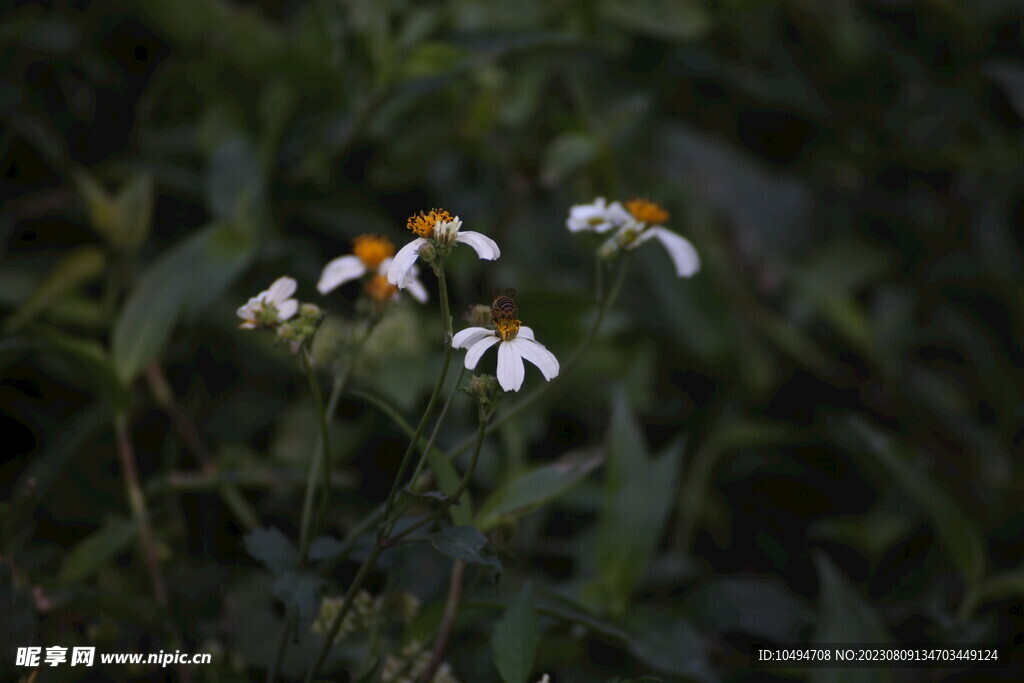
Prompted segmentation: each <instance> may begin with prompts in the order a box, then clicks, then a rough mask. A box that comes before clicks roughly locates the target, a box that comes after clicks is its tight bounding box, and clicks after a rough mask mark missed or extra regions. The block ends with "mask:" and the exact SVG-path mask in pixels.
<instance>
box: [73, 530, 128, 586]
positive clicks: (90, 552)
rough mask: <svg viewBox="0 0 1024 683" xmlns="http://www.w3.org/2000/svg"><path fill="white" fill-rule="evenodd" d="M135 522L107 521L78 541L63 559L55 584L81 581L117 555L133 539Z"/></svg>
mask: <svg viewBox="0 0 1024 683" xmlns="http://www.w3.org/2000/svg"><path fill="white" fill-rule="evenodd" d="M135 530H136V525H135V522H133V521H132V520H128V519H111V520H108V521H107V522H106V524H104V525H103V527H102V528H101V529H99V530H98V531H96V532H94V533H92V534H91V535H89V536H88V537H87V538H85V539H84V540H82V541H80V542H79V543H78V544H77V545H75V547H74V548H72V549H71V551H70V552H69V553H68V554H67V556H66V557H65V558H64V561H63V562H62V563H61V566H60V573H59V574H58V576H57V582H58V583H59V584H61V585H62V586H68V585H71V584H73V583H78V582H80V581H83V580H85V579H87V578H89V577H90V576H92V575H93V574H95V573H96V572H97V571H98V570H99V569H100V568H101V567H102V566H103V565H105V564H106V563H107V562H109V561H110V560H111V559H112V558H113V557H114V556H115V555H117V554H118V553H120V552H121V551H122V550H124V549H125V547H126V546H127V545H128V544H129V543H130V542H131V540H132V538H133V537H134V536H135Z"/></svg>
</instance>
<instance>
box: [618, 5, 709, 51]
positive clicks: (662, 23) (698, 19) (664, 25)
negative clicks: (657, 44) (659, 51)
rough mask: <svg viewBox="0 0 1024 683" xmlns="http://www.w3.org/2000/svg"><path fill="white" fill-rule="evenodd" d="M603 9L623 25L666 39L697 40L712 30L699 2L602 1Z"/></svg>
mask: <svg viewBox="0 0 1024 683" xmlns="http://www.w3.org/2000/svg"><path fill="white" fill-rule="evenodd" d="M600 8H601V13H602V14H603V15H604V16H605V17H606V18H608V19H610V20H611V21H614V22H615V23H617V24H619V25H620V26H623V27H625V28H627V29H632V30H634V31H637V32H639V33H644V34H647V35H651V36H655V37H657V38H663V39H665V40H673V41H674V40H683V41H685V40H695V39H697V38H700V37H701V36H702V35H704V34H705V33H707V31H708V30H709V29H710V28H711V15H710V14H709V13H708V11H707V9H705V7H704V5H703V4H702V3H701V2H699V1H698V0H602V2H601V3H600Z"/></svg>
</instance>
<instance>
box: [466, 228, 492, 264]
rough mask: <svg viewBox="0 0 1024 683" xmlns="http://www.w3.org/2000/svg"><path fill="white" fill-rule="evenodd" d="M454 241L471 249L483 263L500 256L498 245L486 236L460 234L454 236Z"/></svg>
mask: <svg viewBox="0 0 1024 683" xmlns="http://www.w3.org/2000/svg"><path fill="white" fill-rule="evenodd" d="M455 241H456V242H462V243H463V244H468V245H469V246H471V247H473V250H474V251H476V253H477V255H478V256H479V257H480V258H482V259H484V260H485V261H493V260H494V259H496V258H498V257H499V256H501V249H498V244H497V243H496V242H495V241H494V240H492V239H491V238H490V237H488V236H487V235H484V234H481V233H479V232H473V231H467V232H460V233H459V234H458V236H456V238H455Z"/></svg>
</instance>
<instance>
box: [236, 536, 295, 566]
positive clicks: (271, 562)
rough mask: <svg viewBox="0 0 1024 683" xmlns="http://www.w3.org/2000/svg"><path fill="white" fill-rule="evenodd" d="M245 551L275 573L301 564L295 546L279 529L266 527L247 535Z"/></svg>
mask: <svg viewBox="0 0 1024 683" xmlns="http://www.w3.org/2000/svg"><path fill="white" fill-rule="evenodd" d="M245 550H246V552H248V553H249V555H251V556H252V557H253V558H255V559H256V560H259V561H260V562H262V563H263V564H264V565H265V566H266V567H267V569H269V570H270V571H272V572H274V573H283V572H286V571H289V570H291V569H294V568H295V567H297V566H298V564H299V554H298V552H297V551H296V550H295V546H293V545H292V542H291V541H290V540H288V537H287V536H285V535H284V534H283V533H281V531H280V530H279V529H276V528H274V527H264V528H262V529H253V530H252V531H250V532H249V533H247V534H246V535H245Z"/></svg>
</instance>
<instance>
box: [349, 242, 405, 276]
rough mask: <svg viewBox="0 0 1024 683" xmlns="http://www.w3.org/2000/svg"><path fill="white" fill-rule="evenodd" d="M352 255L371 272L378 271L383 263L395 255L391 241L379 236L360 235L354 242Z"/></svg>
mask: <svg viewBox="0 0 1024 683" xmlns="http://www.w3.org/2000/svg"><path fill="white" fill-rule="evenodd" d="M352 253H353V254H355V255H356V256H357V257H358V258H359V260H360V261H362V262H363V265H365V266H366V267H367V268H369V269H370V270H377V268H378V267H379V266H380V264H381V262H382V261H383V260H384V259H386V258H391V257H392V256H394V255H395V245H394V244H392V243H391V240H389V239H386V238H384V237H378V236H377V235H360V236H359V237H357V238H355V239H354V240H353V241H352Z"/></svg>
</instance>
